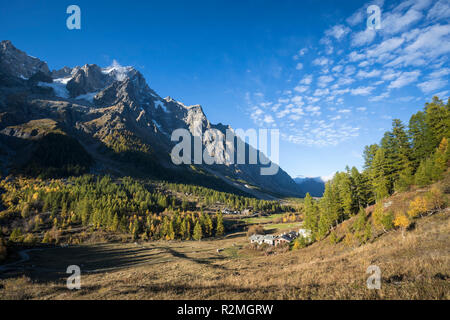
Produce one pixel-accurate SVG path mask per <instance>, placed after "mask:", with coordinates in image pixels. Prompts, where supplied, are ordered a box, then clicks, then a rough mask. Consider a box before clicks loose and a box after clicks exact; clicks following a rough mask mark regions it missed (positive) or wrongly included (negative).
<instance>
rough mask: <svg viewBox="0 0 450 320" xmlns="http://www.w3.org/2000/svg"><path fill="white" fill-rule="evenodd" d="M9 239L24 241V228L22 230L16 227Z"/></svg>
mask: <svg viewBox="0 0 450 320" xmlns="http://www.w3.org/2000/svg"><path fill="white" fill-rule="evenodd" d="M9 241H12V242H22V241H23V235H22V230H20V229H19V228H15V229H14V230H13V231H12V232H11V235H10V236H9Z"/></svg>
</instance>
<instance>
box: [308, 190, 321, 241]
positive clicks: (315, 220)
mask: <svg viewBox="0 0 450 320" xmlns="http://www.w3.org/2000/svg"><path fill="white" fill-rule="evenodd" d="M304 211H305V217H304V220H305V222H304V226H305V228H306V229H309V230H311V233H312V234H313V235H315V234H317V232H318V224H319V218H320V215H319V209H318V207H317V205H316V204H315V203H314V200H313V199H312V197H311V195H310V194H309V193H307V194H306V197H305V200H304Z"/></svg>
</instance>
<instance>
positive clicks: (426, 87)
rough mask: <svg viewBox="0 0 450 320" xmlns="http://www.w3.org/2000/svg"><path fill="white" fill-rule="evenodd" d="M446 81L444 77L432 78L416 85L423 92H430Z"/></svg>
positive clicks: (443, 84) (445, 83) (443, 85)
mask: <svg viewBox="0 0 450 320" xmlns="http://www.w3.org/2000/svg"><path fill="white" fill-rule="evenodd" d="M447 83H448V81H447V80H444V79H432V80H428V81H425V82H422V83H419V84H418V85H417V86H418V87H419V88H420V90H422V92H423V93H430V92H432V91H435V90H439V89H441V88H443V87H445V86H446V85H447Z"/></svg>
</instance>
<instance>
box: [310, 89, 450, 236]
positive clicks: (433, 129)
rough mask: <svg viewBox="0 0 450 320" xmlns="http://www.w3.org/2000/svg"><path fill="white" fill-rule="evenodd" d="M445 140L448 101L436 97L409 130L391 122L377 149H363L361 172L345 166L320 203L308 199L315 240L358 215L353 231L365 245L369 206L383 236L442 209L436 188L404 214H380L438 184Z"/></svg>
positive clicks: (449, 133) (449, 155)
mask: <svg viewBox="0 0 450 320" xmlns="http://www.w3.org/2000/svg"><path fill="white" fill-rule="evenodd" d="M449 137H450V99H449V100H448V101H447V103H446V104H445V103H444V102H443V101H442V100H440V99H439V98H438V97H434V98H433V100H432V101H431V102H430V103H426V105H425V108H424V110H423V111H419V112H417V113H416V114H413V115H412V116H411V118H410V120H409V123H408V124H407V125H406V124H404V123H402V122H401V121H400V120H399V119H394V120H393V121H392V129H391V130H390V131H387V132H385V133H384V136H383V138H382V139H381V141H380V142H379V143H378V144H372V145H369V146H366V147H365V149H364V170H363V171H362V172H360V171H359V170H358V169H357V168H355V167H353V168H351V169H350V168H348V167H347V168H346V169H345V171H343V172H337V173H336V174H335V176H334V177H333V179H332V180H331V181H329V182H328V183H327V184H326V186H325V192H324V194H323V197H322V198H321V199H320V200H318V201H315V200H313V199H312V197H311V196H310V195H309V194H307V195H306V198H305V202H304V209H305V227H306V228H308V229H310V230H311V231H312V234H313V239H314V240H319V239H322V238H323V237H325V236H327V235H328V234H329V233H330V231H331V232H332V237H331V239H334V237H333V236H334V234H333V231H332V230H333V229H334V228H335V227H336V226H337V225H338V224H339V223H341V222H343V221H344V220H346V219H348V218H350V217H352V216H355V215H357V219H356V222H355V224H354V225H353V227H352V228H351V229H352V230H351V231H353V234H354V235H356V237H357V238H359V240H360V242H364V241H367V240H368V239H369V238H370V237H371V233H372V225H371V222H370V221H368V220H367V217H366V213H365V209H366V208H367V207H368V206H372V205H375V208H374V209H375V210H374V213H373V218H374V219H373V223H374V224H375V226H379V227H380V228H381V229H383V230H384V231H387V230H390V229H392V228H394V227H403V228H405V227H407V226H408V225H409V224H410V220H411V219H412V218H414V217H415V216H417V215H419V214H421V213H424V212H427V211H429V210H433V209H435V208H437V207H439V206H441V205H442V201H443V200H442V191H441V190H437V189H432V190H431V191H430V192H429V193H428V194H426V195H425V196H423V197H418V198H416V199H415V201H413V202H412V203H411V206H410V208H409V210H406V212H391V211H388V212H384V211H385V210H383V206H382V201H383V199H385V198H386V197H388V196H390V195H392V194H394V193H396V192H404V191H407V190H409V188H410V187H411V186H413V185H415V186H418V187H425V186H427V185H430V184H432V183H434V182H436V181H438V180H440V179H441V178H442V176H443V174H444V173H445V171H446V170H447V168H448V165H449V159H450V148H449V146H448V143H449V141H448V140H449Z"/></svg>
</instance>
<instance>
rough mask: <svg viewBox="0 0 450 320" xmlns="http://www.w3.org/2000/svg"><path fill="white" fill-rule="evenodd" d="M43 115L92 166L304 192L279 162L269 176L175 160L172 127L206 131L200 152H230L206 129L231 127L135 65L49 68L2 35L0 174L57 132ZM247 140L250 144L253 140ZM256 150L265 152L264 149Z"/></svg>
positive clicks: (260, 191)
mask: <svg viewBox="0 0 450 320" xmlns="http://www.w3.org/2000/svg"><path fill="white" fill-rule="evenodd" d="M43 119H49V120H50V121H54V122H55V126H57V127H58V129H59V130H60V131H61V132H62V133H63V135H67V136H70V137H71V138H73V139H76V140H77V141H78V142H79V143H80V144H81V146H82V147H83V149H84V150H85V151H86V152H87V153H88V154H89V156H90V157H92V158H93V160H94V162H93V164H92V166H90V171H92V172H98V173H110V174H116V175H133V176H140V177H146V176H148V177H153V178H159V179H166V180H176V181H184V182H190V183H198V184H204V185H210V186H215V187H218V188H227V186H228V188H231V189H235V190H236V189H239V190H245V192H246V193H249V194H253V195H255V196H257V197H262V198H264V197H269V198H270V197H273V196H272V195H276V196H280V195H289V196H303V192H302V190H301V188H300V187H299V186H298V185H297V184H296V183H295V182H294V181H293V180H292V179H291V177H290V176H289V175H288V174H287V173H286V172H284V171H283V170H282V169H281V168H280V169H279V171H278V173H277V174H276V175H273V176H264V175H261V174H260V169H261V168H262V167H263V166H262V165H259V164H258V165H237V164H230V163H225V164H213V165H206V164H198V165H197V164H196V165H180V166H176V165H174V164H173V163H172V161H171V157H170V152H171V150H172V148H173V147H174V145H175V144H176V143H178V142H173V141H171V134H172V132H173V131H174V130H176V129H186V130H189V132H190V133H191V134H193V135H194V134H195V133H199V132H201V133H202V137H203V138H202V141H201V147H202V151H205V150H206V152H207V153H208V154H209V155H211V156H215V157H216V158H218V159H225V145H224V142H223V141H216V139H217V137H214V136H211V135H210V134H208V133H209V132H215V133H217V134H218V135H221V136H224V135H225V132H226V130H227V129H231V128H230V127H229V126H224V125H221V124H218V125H214V124H211V123H210V122H209V120H208V119H207V117H206V115H205V113H204V112H203V108H202V107H201V106H199V105H194V106H185V105H184V104H182V103H181V102H178V101H175V100H173V99H172V98H170V97H167V98H164V99H163V98H161V97H160V96H159V95H158V94H157V93H156V92H155V91H153V90H152V89H151V88H150V87H149V86H148V85H147V83H146V81H145V79H144V77H143V76H142V75H141V74H140V73H139V71H137V70H135V69H134V68H132V67H122V66H120V65H118V64H113V65H112V66H111V67H108V68H100V67H99V66H97V65H95V64H86V65H84V66H82V67H78V66H77V67H74V68H70V67H64V68H62V69H60V70H53V71H49V68H48V66H47V64H46V63H45V62H43V61H41V60H39V59H37V58H34V57H30V56H29V55H27V54H26V53H24V52H22V51H20V50H18V49H16V48H15V47H14V46H13V45H12V43H11V42H10V41H2V42H1V43H0V146H1V147H2V148H1V149H2V152H1V153H0V169H1V170H2V172H3V174H6V173H8V172H9V170H10V169H11V168H12V167H15V166H14V165H15V162H16V159H17V155H24V157H23V158H24V159H25V161H24V162H25V163H27V162H30V161H32V160H31V159H30V158H27V157H26V156H25V155H26V154H27V153H30V152H27V150H29V149H30V148H31V149H32V148H35V147H36V140H38V139H42V137H43V136H45V135H46V134H48V133H50V132H51V131H52V129H50V128H46V127H45V126H42V125H41V124H42V120H43ZM33 121H34V122H33ZM199 130H200V131H199ZM207 130H210V131H207ZM211 130H213V131H211ZM237 139H239V138H237ZM245 146H246V150H247V151H248V150H250V148H251V147H250V146H249V145H248V144H246V143H245ZM31 154H33V153H32V152H31ZM234 157H236V154H234ZM259 157H264V155H263V154H261V153H260V154H259ZM267 166H269V165H267Z"/></svg>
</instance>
